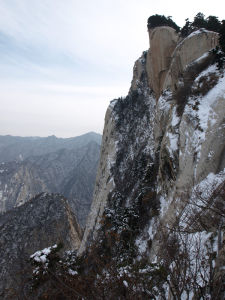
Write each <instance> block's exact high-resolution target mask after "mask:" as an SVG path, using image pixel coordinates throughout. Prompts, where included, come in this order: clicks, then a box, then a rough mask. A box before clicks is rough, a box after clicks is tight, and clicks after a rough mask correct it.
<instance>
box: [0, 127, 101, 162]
mask: <svg viewBox="0 0 225 300" xmlns="http://www.w3.org/2000/svg"><path fill="white" fill-rule="evenodd" d="M101 139H102V136H101V135H100V134H98V133H95V132H88V133H86V134H83V135H80V136H77V137H71V138H57V137H56V136H54V135H52V136H48V137H20V136H11V135H5V136H3V135H0V162H8V161H12V160H24V159H26V158H27V157H30V156H35V155H43V154H46V153H51V152H55V151H57V150H60V149H63V148H64V149H68V150H69V149H70V150H74V149H77V148H80V147H83V146H85V145H87V144H88V143H89V142H91V141H93V142H96V143H97V144H99V145H101Z"/></svg>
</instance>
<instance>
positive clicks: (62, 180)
mask: <svg viewBox="0 0 225 300" xmlns="http://www.w3.org/2000/svg"><path fill="white" fill-rule="evenodd" d="M100 144H101V135H100V134H96V133H94V132H90V133H87V134H84V135H81V136H78V137H74V138H65V139H64V138H57V137H55V136H49V137H46V138H41V137H15V136H9V135H8V136H0V212H2V213H3V212H5V211H8V210H10V209H12V208H13V207H17V206H20V205H22V204H24V203H25V202H27V201H28V200H29V199H30V198H32V197H33V196H35V195H36V194H39V193H41V192H48V193H60V194H62V195H64V196H65V197H67V198H68V201H69V204H70V206H71V208H72V210H73V211H74V213H75V214H76V216H77V219H78V222H79V223H80V224H81V226H84V225H85V220H86V217H87V214H88V212H89V209H90V205H91V200H92V194H93V188H94V183H95V176H96V170H97V165H98V160H99V155H100Z"/></svg>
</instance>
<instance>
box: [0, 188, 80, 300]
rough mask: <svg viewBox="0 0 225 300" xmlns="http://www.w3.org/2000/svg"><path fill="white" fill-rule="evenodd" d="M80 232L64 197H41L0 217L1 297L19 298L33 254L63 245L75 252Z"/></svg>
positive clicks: (24, 287) (29, 269)
mask: <svg viewBox="0 0 225 300" xmlns="http://www.w3.org/2000/svg"><path fill="white" fill-rule="evenodd" d="M81 236H82V231H81V229H80V227H79V225H78V223H77V221H76V217H75V215H74V214H73V212H72V210H71V207H70V206H69V204H68V202H67V201H66V200H65V198H64V197H63V196H60V195H54V194H46V193H43V194H40V195H38V196H36V197H35V198H33V199H31V200H30V201H28V202H26V203H25V204H24V205H22V206H20V207H17V208H15V209H13V210H11V211H9V212H7V213H5V214H4V215H3V216H1V218H0V256H1V260H0V298H1V299H21V298H17V297H22V295H24V293H25V289H26V283H27V280H28V278H29V276H31V275H32V273H31V264H30V263H29V257H30V255H31V254H33V253H34V252H35V251H37V250H40V249H43V248H46V247H49V246H53V245H55V244H59V243H63V246H64V247H63V250H70V249H73V250H74V249H75V250H76V249H78V248H79V246H80V241H81Z"/></svg>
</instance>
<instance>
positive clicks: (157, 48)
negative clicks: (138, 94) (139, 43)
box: [147, 26, 178, 98]
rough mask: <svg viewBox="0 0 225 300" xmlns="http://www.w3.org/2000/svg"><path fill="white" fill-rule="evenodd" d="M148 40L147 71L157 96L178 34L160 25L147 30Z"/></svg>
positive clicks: (160, 90) (150, 83)
mask: <svg viewBox="0 0 225 300" xmlns="http://www.w3.org/2000/svg"><path fill="white" fill-rule="evenodd" d="M149 40H150V50H149V51H148V59H147V73H148V78H149V85H150V86H151V87H152V89H153V91H154V92H155V95H156V98H158V97H159V95H160V94H161V92H162V87H163V83H164V81H165V77H166V74H167V71H168V69H169V66H170V63H171V60H172V55H173V52H174V49H175V48H176V46H177V41H178V34H177V33H176V31H175V30H174V29H173V28H171V27H166V26H162V27H158V28H155V29H153V30H150V31H149Z"/></svg>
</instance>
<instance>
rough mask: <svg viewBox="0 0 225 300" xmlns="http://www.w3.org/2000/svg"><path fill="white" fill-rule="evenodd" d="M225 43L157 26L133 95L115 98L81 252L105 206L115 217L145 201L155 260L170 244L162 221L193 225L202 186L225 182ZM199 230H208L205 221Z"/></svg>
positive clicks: (144, 249)
mask: <svg viewBox="0 0 225 300" xmlns="http://www.w3.org/2000/svg"><path fill="white" fill-rule="evenodd" d="M165 35H166V36H167V38H166V39H165V41H164V42H163V43H160V41H161V40H164V36H165ZM154 42H156V44H154ZM217 43H218V35H217V34H216V33H213V32H208V31H205V30H200V31H197V32H194V33H192V34H191V35H190V36H188V37H187V38H186V39H184V40H181V39H180V38H178V37H177V35H176V33H175V31H174V30H173V29H171V28H169V29H168V28H167V27H161V28H156V29H154V30H153V32H151V34H150V50H148V52H144V53H143V55H142V56H141V57H140V58H139V59H138V60H137V62H136V63H135V66H134V77H133V80H132V83H131V89H130V91H129V94H128V96H127V97H126V98H119V99H117V100H114V101H113V102H111V104H110V106H109V108H108V110H107V113H106V118H105V129H104V134H103V143H102V151H101V158H100V164H99V169H98V176H97V181H96V186H95V192H94V199H93V203H92V207H91V213H90V214H89V217H88V219H87V225H86V229H85V232H84V237H83V240H82V243H81V247H80V249H79V253H80V254H81V253H83V251H85V249H86V248H87V246H88V245H89V243H91V241H92V240H98V230H99V229H101V218H102V216H103V214H104V209H107V211H110V214H111V216H115V215H116V211H118V209H119V207H125V208H129V207H134V205H136V204H138V205H141V207H142V206H143V207H144V209H143V210H142V215H140V216H139V218H140V220H141V222H140V224H139V235H138V236H137V237H136V246H137V248H138V251H139V254H140V255H143V254H144V253H146V254H147V256H148V258H149V257H150V259H153V260H154V261H155V260H157V252H158V251H159V248H160V247H163V243H162V241H161V240H160V234H159V233H160V230H161V229H160V228H162V227H161V226H169V225H171V224H172V225H173V224H174V222H175V220H176V222H180V224H181V225H180V226H182V228H184V230H187V228H188V223H185V222H186V221H184V220H181V217H180V216H181V215H182V213H183V212H184V211H185V210H186V212H188V211H192V210H191V209H190V203H189V200H190V199H191V201H192V202H197V199H196V198H195V197H194V191H195V190H201V189H202V191H203V190H207V191H208V194H207V195H210V193H211V192H213V191H214V189H216V187H217V186H218V184H219V183H221V182H225V158H224V157H225V155H224V149H225V139H224V136H225V118H224V116H225V76H224V75H225V74H224V70H223V71H218V70H217V68H216V65H215V64H214V63H213V61H212V59H211V58H212V57H211V54H209V50H211V49H212V48H213V47H215V46H216V45H217ZM161 47H162V49H161ZM168 49H169V50H168ZM157 55H158V57H157ZM153 57H156V59H155V60H154V59H153ZM160 74H161V75H162V76H160ZM207 195H206V196H207ZM188 203H189V204H188ZM115 218H116V216H115ZM185 226H186V227H185ZM207 226H208V227H207V228H208V229H207V230H208V233H207V234H209V235H212V234H213V235H214V236H217V235H218V232H219V229H218V228H219V227H218V226H219V224H216V225H215V224H214V227H213V226H211V225H210V224H208V225H207ZM193 230H195V234H199V235H201V234H202V235H204V234H205V233H204V229H203V228H202V227H201V226H199V227H198V228H197V229H196V228H195V229H193ZM112 247H113V246H112ZM204 247H205V245H202V248H203V249H205V250H206V248H204ZM205 250H204V251H205ZM217 250H218V252H219V251H220V249H219V248H218V249H217ZM115 251H116V250H115Z"/></svg>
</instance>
